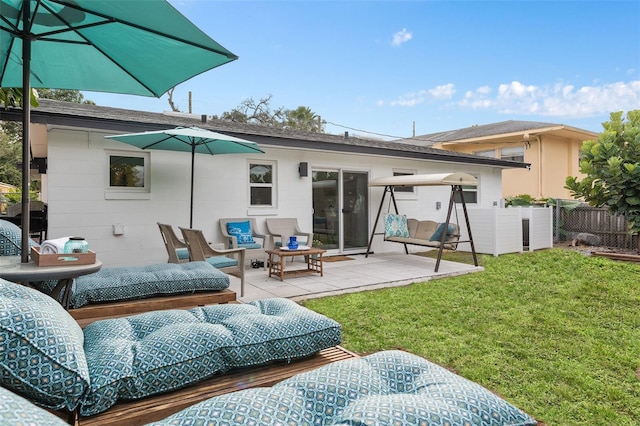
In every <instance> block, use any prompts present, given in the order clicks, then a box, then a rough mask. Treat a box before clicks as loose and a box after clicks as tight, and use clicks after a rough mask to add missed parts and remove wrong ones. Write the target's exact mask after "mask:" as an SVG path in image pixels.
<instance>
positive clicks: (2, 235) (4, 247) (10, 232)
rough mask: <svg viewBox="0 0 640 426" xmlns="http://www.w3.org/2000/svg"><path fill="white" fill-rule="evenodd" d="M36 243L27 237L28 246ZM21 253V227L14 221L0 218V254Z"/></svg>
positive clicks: (13, 254) (14, 254)
mask: <svg viewBox="0 0 640 426" xmlns="http://www.w3.org/2000/svg"><path fill="white" fill-rule="evenodd" d="M31 247H38V243H36V242H35V241H33V240H32V239H29V248H31ZM21 254H22V229H21V228H20V227H19V226H18V225H16V224H15V223H11V222H8V221H6V220H1V219H0V256H20V255H21Z"/></svg>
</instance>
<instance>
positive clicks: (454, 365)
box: [304, 249, 640, 426]
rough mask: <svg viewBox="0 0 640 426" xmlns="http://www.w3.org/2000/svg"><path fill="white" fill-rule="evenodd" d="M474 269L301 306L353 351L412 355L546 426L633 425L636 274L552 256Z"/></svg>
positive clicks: (639, 346)
mask: <svg viewBox="0 0 640 426" xmlns="http://www.w3.org/2000/svg"><path fill="white" fill-rule="evenodd" d="M447 256H449V255H447ZM449 259H450V257H449ZM480 260H481V264H482V265H483V266H484V267H485V271H484V272H479V273H474V274H468V275H464V276H459V277H450V278H443V279H439V280H432V281H429V282H424V283H419V284H414V285H411V286H407V287H396V288H389V289H383V290H375V291H368V292H361V293H352V294H346V295H341V296H332V297H326V298H321V299H313V300H308V301H306V302H304V305H305V306H307V307H309V308H310V309H313V310H315V311H317V312H321V313H323V314H325V315H327V316H328V317H330V318H333V319H335V320H337V321H338V322H340V323H341V324H342V326H343V346H345V347H346V348H348V349H350V350H352V351H354V352H357V353H360V354H368V353H372V352H376V351H380V350H385V349H403V350H406V351H408V352H411V353H414V354H417V355H420V356H422V357H424V358H427V359H429V360H431V361H433V362H436V363H438V364H440V365H443V366H445V367H447V368H449V369H451V370H453V371H455V372H456V373H458V374H460V375H462V376H464V377H466V378H468V379H470V380H473V381H475V382H477V383H480V384H481V385H483V386H485V387H487V388H488V389H490V390H492V391H493V392H495V393H497V394H499V395H501V396H503V397H504V398H505V399H507V400H508V401H510V402H511V403H513V404H514V405H516V406H518V407H520V408H522V409H523V410H525V411H526V412H527V413H529V414H530V415H531V416H533V417H535V418H536V419H537V420H538V421H540V422H544V423H546V424H548V425H563V426H564V425H616V426H621V425H637V424H639V422H640V377H639V375H640V370H639V368H640V313H639V310H640V279H639V277H640V264H632V263H624V262H616V261H612V260H609V259H605V258H597V257H587V256H585V255H583V254H580V253H578V252H573V251H569V250H562V249H550V250H544V251H537V252H533V253H523V254H512V255H502V256H500V257H492V256H480Z"/></svg>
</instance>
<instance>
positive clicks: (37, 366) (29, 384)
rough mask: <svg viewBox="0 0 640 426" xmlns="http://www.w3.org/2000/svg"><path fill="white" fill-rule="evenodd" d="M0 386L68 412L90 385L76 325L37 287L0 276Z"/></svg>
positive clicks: (46, 405) (78, 327)
mask: <svg viewBox="0 0 640 426" xmlns="http://www.w3.org/2000/svg"><path fill="white" fill-rule="evenodd" d="M0 342H1V343H0V384H1V385H2V387H5V388H7V389H10V390H12V391H14V392H16V393H19V394H21V395H23V396H25V397H27V398H29V399H30V400H32V401H34V402H37V403H38V404H39V405H42V406H44V407H48V408H53V409H56V410H59V409H62V408H66V409H67V410H70V411H73V410H74V409H75V408H76V406H77V405H78V403H79V402H80V400H81V398H82V397H83V396H84V394H85V392H86V391H87V390H88V388H89V369H88V367H87V360H86V357H85V353H84V349H83V344H84V335H83V333H82V329H81V328H80V326H79V325H78V323H77V322H76V321H75V320H74V319H73V318H72V317H71V315H70V314H69V313H68V312H67V311H65V310H64V309H63V308H62V306H61V305H60V303H58V302H56V301H55V300H53V299H52V298H50V297H49V296H47V295H45V294H43V293H40V292H39V291H37V290H34V289H32V288H28V287H25V286H22V285H19V284H15V283H12V282H9V281H6V280H3V279H0Z"/></svg>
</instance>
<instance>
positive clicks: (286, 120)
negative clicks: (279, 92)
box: [213, 95, 324, 132]
mask: <svg viewBox="0 0 640 426" xmlns="http://www.w3.org/2000/svg"><path fill="white" fill-rule="evenodd" d="M272 97H273V96H272V95H269V96H267V97H266V98H261V99H260V100H259V101H257V102H256V101H255V100H254V99H253V98H249V99H245V100H244V101H242V103H241V104H240V105H239V106H237V107H236V108H234V109H232V110H231V111H225V112H223V113H222V116H220V117H217V116H215V115H214V116H213V118H214V119H217V118H220V119H221V120H227V121H233V122H236V123H253V124H260V125H263V126H271V127H278V128H284V127H288V128H291V129H296V130H304V131H307V132H324V124H323V123H322V122H321V121H320V117H319V116H318V115H317V114H316V113H314V112H313V111H312V110H311V108H309V107H305V106H300V107H298V108H297V109H295V110H288V109H286V108H284V107H279V108H277V109H275V110H271V105H270V102H271V98H272Z"/></svg>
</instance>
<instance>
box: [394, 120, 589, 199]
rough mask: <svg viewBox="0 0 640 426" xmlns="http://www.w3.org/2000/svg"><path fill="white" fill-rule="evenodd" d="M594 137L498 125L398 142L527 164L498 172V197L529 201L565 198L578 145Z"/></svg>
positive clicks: (539, 126) (560, 128) (529, 124)
mask: <svg viewBox="0 0 640 426" xmlns="http://www.w3.org/2000/svg"><path fill="white" fill-rule="evenodd" d="M597 138H598V133H595V132H591V131H588V130H583V129H578V128H576V127H571V126H566V125H564V124H553V123H541V122H537V121H514V120H509V121H502V122H500V123H494V124H485V125H478V126H472V127H467V128H464V129H458V130H450V131H447V132H439V133H431V134H427V135H420V136H416V137H415V138H411V139H404V140H401V141H399V142H403V143H411V144H420V145H423V146H430V147H433V148H439V149H443V150H447V151H455V152H460V153H467V154H475V155H481V156H484V157H489V158H499V159H502V160H514V161H523V162H525V163H529V164H531V168H530V169H529V170H526V169H505V170H503V171H502V196H503V197H505V198H506V197H512V196H516V195H522V194H527V195H531V196H532V197H534V198H565V199H571V198H572V197H571V194H570V193H569V190H568V189H565V188H564V185H565V180H566V178H567V176H578V177H582V176H584V175H583V174H581V173H580V165H579V162H580V147H581V146H582V143H583V142H584V141H587V140H594V139H597Z"/></svg>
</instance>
